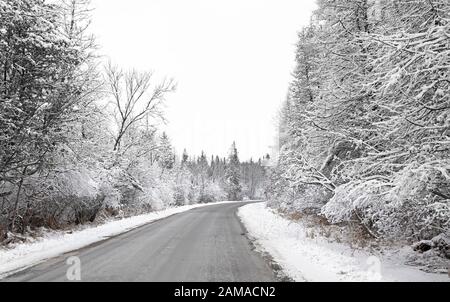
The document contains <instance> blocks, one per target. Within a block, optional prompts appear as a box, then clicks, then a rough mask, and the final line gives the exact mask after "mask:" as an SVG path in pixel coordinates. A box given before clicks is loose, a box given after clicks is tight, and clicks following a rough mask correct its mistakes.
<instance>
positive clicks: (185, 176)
mask: <svg viewBox="0 0 450 302" xmlns="http://www.w3.org/2000/svg"><path fill="white" fill-rule="evenodd" d="M178 173H180V174H179V176H178V178H179V179H181V181H183V182H184V183H185V184H184V186H182V187H183V188H185V189H184V190H180V189H181V188H179V190H177V192H179V194H177V202H179V203H181V204H183V203H185V202H190V201H194V202H200V203H208V202H213V201H219V200H230V201H240V200H244V199H246V200H255V199H263V198H264V185H265V174H266V171H265V168H264V166H263V161H262V159H259V160H258V161H257V162H254V161H253V160H250V161H248V162H240V160H239V156H238V150H237V148H236V144H235V143H233V145H232V147H231V149H230V152H229V155H228V157H227V158H220V157H219V156H211V158H210V159H208V158H207V156H206V154H205V153H203V152H202V154H201V155H200V156H198V157H190V156H189V155H188V153H187V151H186V150H185V151H184V152H183V155H182V159H181V163H180V171H179V172H178ZM178 173H177V174H178Z"/></svg>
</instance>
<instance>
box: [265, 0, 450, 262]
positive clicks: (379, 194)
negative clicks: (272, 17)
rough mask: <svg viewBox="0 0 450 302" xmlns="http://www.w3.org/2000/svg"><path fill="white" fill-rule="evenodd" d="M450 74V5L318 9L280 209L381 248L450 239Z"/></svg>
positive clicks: (287, 116)
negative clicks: (352, 232)
mask: <svg viewBox="0 0 450 302" xmlns="http://www.w3.org/2000/svg"><path fill="white" fill-rule="evenodd" d="M449 69H450V2H449V1H446V0H430V1H411V0H395V1H384V0H377V1H375V0H374V1H371V0H319V1H317V10H316V11H315V12H314V14H313V17H312V19H311V22H310V25H309V26H307V27H305V28H303V29H302V30H301V31H300V32H299V35H298V44H297V50H296V69H295V72H294V73H293V79H292V82H291V83H290V86H289V93H288V96H287V99H286V101H285V102H284V104H283V107H282V109H281V110H280V119H279V146H280V154H279V157H278V161H277V164H276V166H275V167H274V168H273V169H271V171H270V175H269V181H268V184H269V185H268V188H267V192H268V195H269V197H268V202H269V204H270V205H271V207H273V208H275V209H278V210H280V211H282V212H287V213H303V214H308V215H316V216H320V217H322V218H324V219H325V220H326V223H328V224H337V225H350V226H355V225H356V226H362V227H363V228H364V231H365V233H367V234H368V235H369V236H370V237H372V238H375V239H386V240H396V241H405V242H411V243H412V242H417V241H420V240H431V239H435V240H436V238H442V235H447V236H448V235H449V234H450V72H449ZM439 236H441V237H439ZM430 244H431V243H430ZM428 248H429V245H428ZM444 249H445V247H444ZM446 249H447V252H446V253H447V257H448V255H449V251H448V246H447V248H446Z"/></svg>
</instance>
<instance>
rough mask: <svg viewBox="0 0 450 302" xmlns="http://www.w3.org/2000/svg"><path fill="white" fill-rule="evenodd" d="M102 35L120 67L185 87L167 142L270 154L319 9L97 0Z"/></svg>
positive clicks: (245, 0)
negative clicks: (303, 38)
mask: <svg viewBox="0 0 450 302" xmlns="http://www.w3.org/2000/svg"><path fill="white" fill-rule="evenodd" d="M92 2H93V7H94V8H95V10H94V12H93V14H94V16H93V24H92V29H93V31H94V33H95V35H96V36H97V42H98V44H99V45H100V46H101V53H102V54H104V55H105V56H108V57H109V58H110V59H111V60H112V62H114V63H116V64H118V65H120V66H122V67H125V68H136V69H139V70H154V71H155V72H156V73H157V75H159V76H161V77H162V76H165V75H167V76H169V77H173V78H175V80H176V81H177V83H178V90H177V92H176V93H175V94H173V95H171V96H170V97H169V99H168V108H167V118H168V120H169V124H168V126H167V132H168V134H169V135H170V137H171V140H172V143H173V144H174V146H175V148H176V149H177V152H178V153H181V152H182V151H183V149H184V148H187V150H188V152H189V153H190V154H192V155H194V154H199V153H200V152H201V151H202V150H204V151H205V152H206V153H207V154H209V155H211V154H215V155H216V154H218V155H220V156H225V155H226V154H227V152H228V150H229V147H230V145H231V143H232V142H233V140H235V141H236V142H237V146H238V149H239V153H240V157H241V158H242V159H249V158H250V157H253V158H255V159H256V158H259V157H261V156H262V155H264V154H265V153H267V152H269V147H270V146H271V145H273V142H274V136H275V122H274V119H275V116H276V113H277V111H278V109H279V106H280V103H281V102H282V101H283V99H284V98H285V96H286V93H287V87H288V83H289V80H290V75H291V72H292V70H293V67H294V58H295V56H294V50H295V43H296V41H297V32H298V31H299V30H300V29H301V28H302V26H304V25H306V24H307V23H308V22H309V19H310V16H311V12H312V10H313V9H314V7H315V4H314V0H281V1H280V0H188V1H187V0H93V1H92Z"/></svg>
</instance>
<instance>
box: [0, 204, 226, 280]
mask: <svg viewBox="0 0 450 302" xmlns="http://www.w3.org/2000/svg"><path fill="white" fill-rule="evenodd" d="M226 203H234V202H231V201H225V202H218V203H210V204H196V205H189V206H182V207H177V208H169V209H166V210H162V211H159V212H152V213H149V214H144V215H139V216H134V217H130V218H125V219H122V220H115V221H111V222H108V223H105V224H103V225H100V226H96V227H90V228H86V229H84V230H81V231H76V232H73V233H71V234H68V233H66V232H53V233H48V234H46V235H45V236H44V237H43V238H40V239H38V240H37V241H36V242H33V243H25V244H20V245H18V246H16V247H14V248H13V249H1V248H0V279H2V278H5V277H7V276H8V275H11V274H13V273H16V272H18V271H21V270H24V269H26V268H28V267H31V266H34V265H36V264H38V263H40V262H43V261H45V260H47V259H49V258H53V257H57V256H59V255H62V254H64V253H67V252H70V251H74V250H77V249H80V248H83V247H85V246H88V245H90V244H93V243H95V242H98V241H101V240H104V239H106V238H108V237H112V236H116V235H119V234H121V233H124V232H127V231H130V230H132V229H135V228H138V227H140V226H143V225H145V224H147V223H150V222H153V221H155V220H158V219H162V218H166V217H168V216H171V215H174V214H178V213H181V212H185V211H188V210H192V209H195V208H199V207H205V206H210V205H218V204H226Z"/></svg>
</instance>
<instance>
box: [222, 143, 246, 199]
mask: <svg viewBox="0 0 450 302" xmlns="http://www.w3.org/2000/svg"><path fill="white" fill-rule="evenodd" d="M225 179H226V187H227V194H228V199H229V200H232V201H238V200H242V194H241V193H242V186H241V173H240V162H239V156H238V151H237V148H236V143H235V142H233V144H232V145H231V150H230V154H229V156H228V163H227V167H226V174H225Z"/></svg>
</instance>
